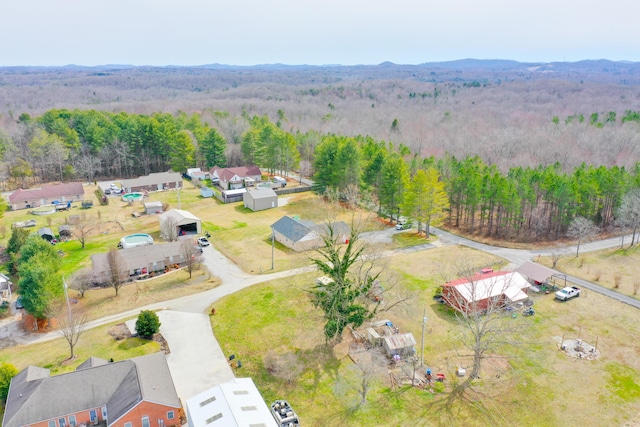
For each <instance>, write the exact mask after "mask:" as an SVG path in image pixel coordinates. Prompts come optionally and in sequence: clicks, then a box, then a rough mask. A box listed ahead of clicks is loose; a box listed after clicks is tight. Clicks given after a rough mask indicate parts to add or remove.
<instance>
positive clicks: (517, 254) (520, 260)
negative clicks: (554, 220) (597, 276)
mask: <svg viewBox="0 0 640 427" xmlns="http://www.w3.org/2000/svg"><path fill="white" fill-rule="evenodd" d="M432 233H433V234H435V235H436V236H438V237H439V238H440V239H442V240H444V241H448V242H451V243H455V244H458V245H463V246H468V247H471V248H475V249H478V250H481V251H485V252H488V253H491V254H493V255H496V256H499V257H502V258H504V259H506V260H508V261H509V262H510V263H512V264H513V265H514V266H519V265H522V264H524V263H525V262H526V261H531V260H534V259H535V258H537V257H538V256H550V255H551V254H552V253H563V254H567V255H569V254H571V255H573V254H575V253H576V246H568V247H565V248H560V249H545V250H536V251H532V250H523V249H510V248H500V247H496V246H490V245H485V244H483V243H478V242H474V241H473V240H469V239H466V238H464V237H460V236H457V235H455V234H451V233H449V232H446V231H444V230H440V229H438V228H433V227H432ZM630 239H631V237H630V236H627V237H625V241H631V240H630ZM620 242H621V238H620V237H612V238H610V239H604V240H598V241H595V242H589V243H583V244H582V245H580V253H584V252H591V251H598V250H601V249H610V248H615V247H619V246H620ZM567 280H568V281H569V282H572V283H575V284H576V285H578V286H581V287H583V288H585V289H589V290H591V291H593V292H597V293H599V294H601V295H605V296H607V297H609V298H612V299H614V300H616V301H620V302H623V303H625V304H628V305H630V306H633V307H635V308H640V301H639V300H637V299H635V298H632V297H630V296H627V295H624V294H621V293H619V292H616V291H613V290H611V289H609V288H606V287H604V286H601V285H598V284H596V283H593V282H589V281H588V280H584V279H580V278H578V277H575V276H570V275H567Z"/></svg>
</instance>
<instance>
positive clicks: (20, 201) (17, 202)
mask: <svg viewBox="0 0 640 427" xmlns="http://www.w3.org/2000/svg"><path fill="white" fill-rule="evenodd" d="M83 199H84V188H83V187H82V183H81V182H69V183H66V184H51V185H43V186H42V187H40V188H33V189H31V190H23V189H18V190H16V191H14V192H13V193H11V195H10V196H9V206H10V207H11V210H14V211H16V210H19V209H32V208H37V207H38V206H42V205H49V204H51V203H53V202H54V201H58V202H75V201H81V200H83Z"/></svg>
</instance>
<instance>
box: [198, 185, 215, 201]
mask: <svg viewBox="0 0 640 427" xmlns="http://www.w3.org/2000/svg"><path fill="white" fill-rule="evenodd" d="M200 195H201V196H202V197H204V198H205V199H208V198H209V197H213V190H212V189H210V188H209V187H207V186H205V185H203V186H202V187H200Z"/></svg>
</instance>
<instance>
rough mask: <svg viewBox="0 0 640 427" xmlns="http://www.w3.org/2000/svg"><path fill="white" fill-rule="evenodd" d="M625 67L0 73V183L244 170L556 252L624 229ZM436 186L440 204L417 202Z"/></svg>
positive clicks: (628, 153) (629, 76) (629, 177)
mask: <svg viewBox="0 0 640 427" xmlns="http://www.w3.org/2000/svg"><path fill="white" fill-rule="evenodd" d="M638 68H639V67H638V66H637V64H626V63H609V62H606V61H605V62H588V63H585V64H580V63H574V64H564V63H561V64H546V65H540V64H538V65H535V64H519V63H512V62H499V63H485V64H483V63H482V62H481V61H480V62H477V61H476V62H474V61H471V62H464V61H462V62H459V63H455V64H435V65H434V64H431V65H425V66H422V67H420V66H396V65H394V64H381V65H379V66H371V67H285V66H282V67H278V66H271V67H267V66H265V67H262V68H260V67H257V68H255V67H223V66H218V67H210V68H184V69H183V68H135V67H106V68H82V67H62V68H33V69H31V68H29V69H25V68H4V69H2V68H0V113H1V116H0V150H1V151H0V154H1V155H2V165H3V168H2V169H1V170H0V181H1V182H2V185H3V186H4V189H5V190H10V189H13V188H17V187H28V186H31V185H35V184H38V183H41V182H49V181H68V180H89V181H93V180H95V179H101V178H115V177H131V176H138V175H144V174H148V173H150V172H157V171H166V170H168V169H173V170H175V171H184V170H185V169H186V168H187V167H193V166H200V167H203V168H209V167H212V166H214V165H219V166H224V165H229V166H237V165H241V164H258V165H260V166H261V167H263V168H265V170H268V171H270V172H279V173H280V172H283V171H287V170H299V171H300V172H301V174H303V175H305V176H311V175H313V176H315V179H316V181H317V182H318V183H319V184H320V185H321V186H323V187H324V188H326V189H327V190H328V191H332V192H334V193H335V194H336V195H337V196H338V197H340V198H341V199H342V200H344V201H347V202H349V203H368V204H369V205H370V206H375V207H376V208H377V209H378V210H379V211H380V212H381V213H385V214H388V215H393V214H394V213H395V214H396V215H397V214H398V213H399V211H402V212H403V213H406V214H410V216H414V217H415V216H417V217H419V221H420V222H422V221H424V223H425V224H427V225H428V224H429V222H430V221H431V220H437V219H440V218H444V219H445V220H446V221H447V222H448V223H449V224H450V225H451V226H454V227H465V228H467V229H469V230H470V231H472V232H479V233H484V234H487V235H495V236H499V237H501V238H514V239H520V240H527V239H542V238H544V239H555V238H559V237H562V236H564V235H565V233H566V231H567V228H568V227H569V225H570V224H571V222H572V221H573V220H574V219H575V218H577V217H584V218H587V219H588V220H590V221H593V222H594V223H595V224H597V225H598V226H600V227H602V228H609V227H613V226H629V227H634V228H635V226H636V225H635V223H634V221H633V220H631V219H630V218H629V215H626V216H625V215H623V214H622V212H623V211H624V209H623V207H628V206H630V205H629V204H630V203H631V202H632V201H633V200H632V198H630V196H629V195H630V194H635V193H634V189H636V188H637V187H639V186H640V179H639V177H638V172H639V171H640V166H639V164H638V160H639V159H640V156H639V154H640V113H639V112H638V111H640V91H639V90H638V83H639V82H640V78H639V76H640V72H639V71H638ZM437 183H442V184H443V189H442V190H443V191H444V193H446V194H445V196H446V197H444V198H443V197H436V194H434V193H431V196H430V197H432V198H433V199H434V200H436V199H437V203H436V204H435V207H434V206H425V205H424V204H420V203H417V201H418V200H424V199H425V197H427V196H426V194H427V193H428V192H427V191H426V189H427V188H434V186H435V185H436V184H437ZM440 196H441V195H440ZM631 205H633V203H631ZM623 217H624V218H623Z"/></svg>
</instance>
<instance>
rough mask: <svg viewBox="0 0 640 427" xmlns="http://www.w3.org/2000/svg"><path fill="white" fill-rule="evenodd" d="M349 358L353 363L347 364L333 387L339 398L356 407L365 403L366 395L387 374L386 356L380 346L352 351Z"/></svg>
mask: <svg viewBox="0 0 640 427" xmlns="http://www.w3.org/2000/svg"><path fill="white" fill-rule="evenodd" d="M351 358H352V359H353V361H354V363H353V364H352V365H348V366H347V368H346V370H345V371H344V373H343V374H342V375H340V376H339V377H338V379H337V381H336V383H335V386H334V387H335V391H336V394H337V395H338V396H340V397H341V400H343V401H345V402H350V403H351V405H350V406H352V407H353V408H357V407H359V406H362V405H365V404H366V403H367V396H368V395H369V392H370V391H371V389H372V388H373V387H375V386H376V385H379V384H383V382H384V381H383V379H384V376H385V375H386V374H387V358H386V356H385V355H384V354H383V353H382V352H381V351H380V348H373V349H370V350H365V351H361V352H357V353H353V354H352V355H351Z"/></svg>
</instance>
